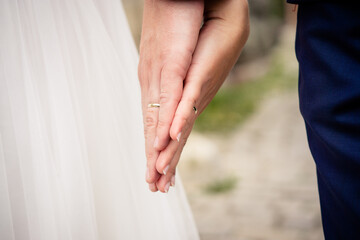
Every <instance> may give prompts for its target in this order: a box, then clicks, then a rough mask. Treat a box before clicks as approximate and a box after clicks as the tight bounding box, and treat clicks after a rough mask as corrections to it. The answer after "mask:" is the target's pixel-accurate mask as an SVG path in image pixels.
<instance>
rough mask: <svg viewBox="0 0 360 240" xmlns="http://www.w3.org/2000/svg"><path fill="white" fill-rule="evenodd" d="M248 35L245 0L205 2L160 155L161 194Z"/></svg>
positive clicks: (171, 182)
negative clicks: (166, 137) (198, 28)
mask: <svg viewBox="0 0 360 240" xmlns="http://www.w3.org/2000/svg"><path fill="white" fill-rule="evenodd" d="M248 35H249V15H248V4H247V1H246V0H222V1H215V0H212V1H205V11H204V25H203V26H202V28H201V32H200V35H199V39H198V42H197V45H196V49H195V52H194V55H193V58H192V62H191V65H190V67H189V70H188V72H187V75H186V79H185V82H184V89H183V92H182V96H181V100H180V102H179V104H178V106H177V109H176V112H175V115H174V119H173V121H172V123H171V128H170V137H171V139H172V141H171V142H170V143H169V145H168V146H167V147H166V148H165V149H164V150H162V151H161V152H160V154H159V157H158V159H157V161H156V169H157V171H158V172H159V173H164V172H165V173H166V174H164V175H161V177H160V178H159V180H158V181H157V183H156V186H157V189H159V190H160V191H162V192H167V191H168V189H169V186H170V185H173V183H174V180H175V178H174V176H175V170H176V166H177V163H178V161H179V158H180V154H181V152H182V149H183V147H184V145H185V143H186V139H187V138H188V136H189V134H190V132H191V130H192V127H193V125H194V122H195V119H196V117H197V116H198V114H199V113H201V112H202V111H203V110H204V109H205V107H206V106H207V105H208V104H209V103H210V101H211V100H212V99H213V97H214V96H215V94H216V93H217V91H218V90H219V88H220V86H221V85H222V83H223V82H224V80H225V78H226V76H227V75H228V73H229V71H230V70H231V68H232V67H233V65H234V64H235V62H236V60H237V58H238V57H239V55H240V52H241V50H242V48H243V46H244V45H245V42H246V40H247V38H248ZM179 91H180V90H179ZM194 107H195V108H196V109H197V111H198V113H196V112H195V111H194ZM179 136H180V138H179ZM178 140H180V141H178Z"/></svg>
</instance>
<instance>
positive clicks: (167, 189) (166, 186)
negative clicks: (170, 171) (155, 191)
mask: <svg viewBox="0 0 360 240" xmlns="http://www.w3.org/2000/svg"><path fill="white" fill-rule="evenodd" d="M169 188H170V182H168V183H167V184H166V185H165V188H164V191H165V192H166V193H168V191H169Z"/></svg>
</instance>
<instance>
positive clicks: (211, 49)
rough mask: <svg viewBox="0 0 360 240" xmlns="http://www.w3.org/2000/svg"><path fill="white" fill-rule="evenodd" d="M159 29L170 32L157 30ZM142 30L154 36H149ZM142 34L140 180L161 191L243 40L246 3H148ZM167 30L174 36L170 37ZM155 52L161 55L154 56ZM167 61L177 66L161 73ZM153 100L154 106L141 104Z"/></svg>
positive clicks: (169, 181)
mask: <svg viewBox="0 0 360 240" xmlns="http://www.w3.org/2000/svg"><path fill="white" fill-rule="evenodd" d="M149 2H151V3H152V4H150V5H149ZM154 4H155V5H156V6H157V7H158V8H156V9H155V8H154ZM157 4H159V5H157ZM190 8H191V10H190ZM169 9H170V10H169ZM168 11H169V12H168ZM177 11H179V12H181V13H179V12H177ZM149 12H150V13H151V14H150V13H149ZM174 12H175V13H174ZM200 13H201V14H200ZM152 18H154V19H152ZM189 19H191V21H190V23H189V22H188V21H189ZM202 21H204V24H203V25H202V26H201V22H202ZM153 26H157V27H156V28H154V27H153ZM149 28H150V30H149ZM159 29H161V30H162V31H161V32H167V33H169V32H170V34H162V33H159V31H160V30H159ZM148 32H152V34H150V35H149V36H157V37H155V38H154V37H149V36H148V35H147V34H149V33H148ZM143 34H145V36H144V35H143V38H144V40H143V39H142V41H141V47H140V65H139V78H140V84H141V88H142V101H143V114H144V129H145V139H146V140H145V143H146V152H147V161H148V169H149V170H148V174H147V176H146V180H147V182H148V183H149V188H150V190H151V191H157V190H160V191H161V192H167V191H168V190H169V186H170V185H173V184H174V176H175V173H176V166H177V164H178V162H179V159H180V155H181V152H182V150H183V147H184V145H185V144H186V140H187V138H188V137H189V135H190V132H191V130H192V128H193V125H194V122H195V120H196V118H197V117H198V115H199V114H200V113H201V112H202V111H203V110H204V109H205V108H206V106H207V105H208V104H209V103H210V101H211V100H212V99H213V97H214V96H215V94H216V93H217V91H218V90H219V88H220V86H221V85H222V83H223V82H224V80H225V78H226V76H227V75H228V73H229V72H230V70H231V68H232V67H233V65H234V64H235V62H236V60H237V58H238V57H239V55H240V52H241V50H242V48H243V46H244V45H245V43H246V40H247V38H248V35H249V15H248V4H247V1H246V0H222V1H215V0H211V1H204V2H203V1H179V0H177V1H175V0H173V1H171V0H167V1H166V0H163V1H160V0H153V1H148V2H146V3H145V10H144V25H143ZM173 34H175V35H176V34H179V35H176V36H177V37H175V38H176V39H174V36H175V35H173ZM163 35H165V36H163ZM159 36H160V37H159ZM164 43H166V44H164ZM169 49H170V50H169ZM159 52H161V53H163V54H165V55H164V56H162V58H161V57H160V58H159V55H158V53H159ZM179 52H181V54H180V53H179ZM146 53H148V54H146ZM154 53H155V54H154ZM176 53H177V54H176ZM149 54H150V55H149ZM173 54H175V55H173ZM149 62H150V63H151V64H149ZM146 63H147V64H146ZM167 64H169V65H173V64H174V65H175V66H177V67H174V68H169V69H168V71H169V72H166V74H165V73H164V72H163V71H164V66H166V65H167ZM158 65H160V66H162V67H158ZM159 79H160V80H159ZM159 101H160V104H161V107H160V109H158V108H148V107H147V105H148V103H150V102H159ZM194 106H195V107H196V108H197V110H198V112H197V113H195V111H194V110H193V107H194ZM150 118H151V120H150ZM149 122H151V124H149ZM156 136H157V139H158V140H156V141H155V138H156ZM152 141H153V142H152ZM154 143H155V144H154ZM164 173H166V174H164Z"/></svg>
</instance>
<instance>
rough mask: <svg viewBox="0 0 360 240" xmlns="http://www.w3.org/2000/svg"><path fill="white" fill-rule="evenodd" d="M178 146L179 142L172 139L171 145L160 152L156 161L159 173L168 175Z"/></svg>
mask: <svg viewBox="0 0 360 240" xmlns="http://www.w3.org/2000/svg"><path fill="white" fill-rule="evenodd" d="M178 147H179V142H178V141H174V140H172V141H171V142H170V143H169V145H168V146H167V147H166V148H165V149H164V150H162V151H161V152H160V154H159V157H158V159H157V161H156V169H157V171H158V172H159V173H161V174H163V175H166V174H167V173H168V170H169V167H170V162H171V160H172V159H173V157H174V155H175V153H176V151H177V149H178Z"/></svg>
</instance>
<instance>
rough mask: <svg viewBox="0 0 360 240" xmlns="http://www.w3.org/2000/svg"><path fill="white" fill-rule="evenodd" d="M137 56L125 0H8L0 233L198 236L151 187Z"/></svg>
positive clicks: (1, 85)
mask: <svg viewBox="0 0 360 240" xmlns="http://www.w3.org/2000/svg"><path fill="white" fill-rule="evenodd" d="M137 63H138V54H137V51H136V48H135V46H134V43H133V40H132V37H131V34H130V31H129V27H128V24H127V21H126V17H125V14H124V11H123V9H122V6H121V3H120V2H119V0H0V239H1V240H12V239H17V240H27V239H32V240H57V239H59V240H67V239H72V240H92V239H100V240H111V239H123V240H127V239H136V240H138V239H147V240H148V239H150V240H151V239H156V240H158V239H179V240H184V239H185V240H186V239H198V233H197V229H196V227H195V224H194V221H193V218H192V215H191V211H190V208H189V205H188V203H187V200H186V196H185V193H184V190H183V188H182V186H181V181H179V180H180V179H177V183H176V187H175V188H174V189H170V192H169V193H168V194H161V193H151V192H150V191H149V190H148V187H147V184H146V183H145V180H144V178H145V167H146V159H145V154H144V140H143V127H142V116H141V100H140V88H139V82H138V80H137ZM177 178H178V177H177Z"/></svg>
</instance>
